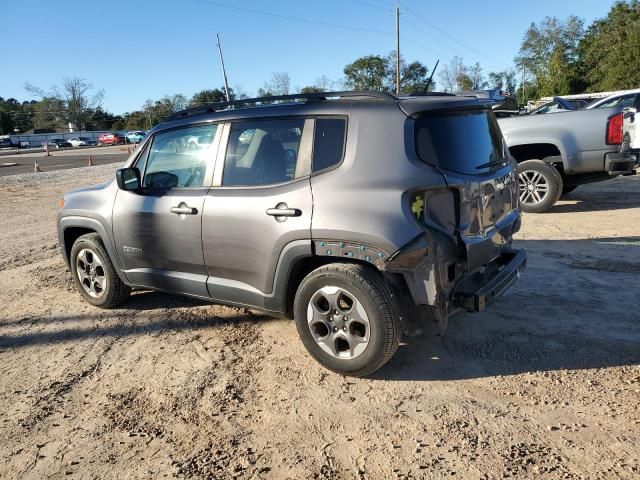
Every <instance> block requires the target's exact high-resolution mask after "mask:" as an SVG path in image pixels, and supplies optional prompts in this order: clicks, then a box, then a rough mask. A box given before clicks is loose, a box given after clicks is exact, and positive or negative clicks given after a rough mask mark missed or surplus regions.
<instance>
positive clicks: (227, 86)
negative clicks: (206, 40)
mask: <svg viewBox="0 0 640 480" xmlns="http://www.w3.org/2000/svg"><path fill="white" fill-rule="evenodd" d="M216 38H217V39H218V52H220V64H221V65H222V77H223V78H224V94H225V95H226V97H227V102H230V101H231V99H230V98H229V82H227V72H226V70H225V69H224V59H223V58H222V46H221V45H220V35H218V34H217V33H216Z"/></svg>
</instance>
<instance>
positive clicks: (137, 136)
mask: <svg viewBox="0 0 640 480" xmlns="http://www.w3.org/2000/svg"><path fill="white" fill-rule="evenodd" d="M146 136H147V132H144V131H142V130H135V131H132V132H127V135H126V136H125V138H126V140H127V142H129V143H140V142H141V141H142V140H144V138H145V137H146Z"/></svg>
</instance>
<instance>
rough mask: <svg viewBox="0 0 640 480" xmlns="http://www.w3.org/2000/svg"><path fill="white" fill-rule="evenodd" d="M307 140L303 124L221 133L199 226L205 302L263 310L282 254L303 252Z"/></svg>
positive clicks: (308, 210)
mask: <svg viewBox="0 0 640 480" xmlns="http://www.w3.org/2000/svg"><path fill="white" fill-rule="evenodd" d="M312 135H313V121H310V120H306V121H305V120H304V119H271V120H253V121H246V122H238V123H234V124H232V125H231V126H225V134H224V136H223V137H224V138H225V139H226V138H227V137H228V144H227V148H226V152H225V155H224V160H225V161H224V168H222V167H221V165H220V164H221V162H218V165H217V168H216V174H215V177H214V182H213V184H214V187H212V188H211V189H210V190H209V192H208V194H207V196H206V199H205V202H204V214H203V220H202V222H203V227H202V234H203V251H204V261H205V264H206V266H207V272H208V274H209V280H208V286H209V294H210V295H211V297H213V298H215V299H218V300H222V301H230V302H233V303H240V304H246V305H254V306H258V307H263V308H267V309H270V308H269V306H270V305H273V303H271V302H270V301H269V298H270V297H273V295H274V292H273V287H274V275H275V273H276V267H277V264H278V260H279V258H280V256H281V254H282V252H283V250H286V249H289V247H291V245H292V243H291V242H294V241H298V242H296V248H299V247H301V245H300V241H301V242H302V243H304V242H308V244H309V246H310V245H311V214H312V197H311V184H310V180H309V172H310V171H311V165H310V164H311V148H312ZM221 148H222V147H221ZM219 158H222V156H219ZM309 248H310V247H309Z"/></svg>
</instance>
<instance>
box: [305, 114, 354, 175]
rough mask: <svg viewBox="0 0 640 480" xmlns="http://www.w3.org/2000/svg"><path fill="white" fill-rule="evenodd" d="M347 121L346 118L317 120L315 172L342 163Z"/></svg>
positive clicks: (314, 143) (314, 152) (314, 155)
mask: <svg viewBox="0 0 640 480" xmlns="http://www.w3.org/2000/svg"><path fill="white" fill-rule="evenodd" d="M346 127H347V121H346V120H345V119H344V118H317V119H316V130H315V135H314V137H313V171H314V172H319V171H320V170H325V169H327V168H331V167H333V166H335V165H337V164H339V163H340V162H341V161H342V156H343V153H344V139H345V130H346Z"/></svg>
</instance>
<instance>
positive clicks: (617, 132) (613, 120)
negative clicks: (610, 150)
mask: <svg viewBox="0 0 640 480" xmlns="http://www.w3.org/2000/svg"><path fill="white" fill-rule="evenodd" d="M622 124H623V115H622V113H616V114H615V115H613V116H611V117H609V120H607V145H620V144H621V143H622Z"/></svg>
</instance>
